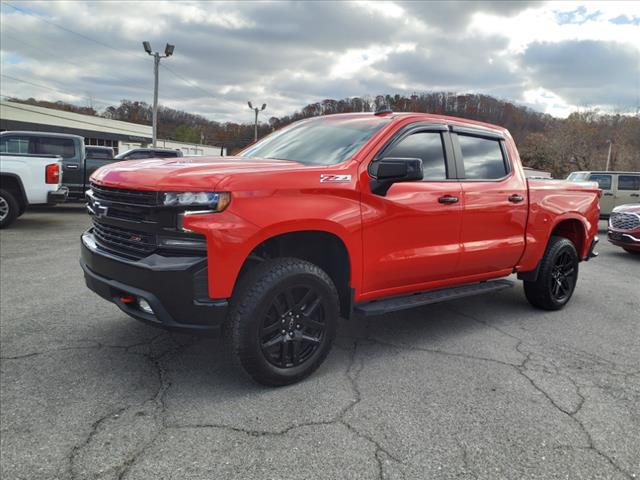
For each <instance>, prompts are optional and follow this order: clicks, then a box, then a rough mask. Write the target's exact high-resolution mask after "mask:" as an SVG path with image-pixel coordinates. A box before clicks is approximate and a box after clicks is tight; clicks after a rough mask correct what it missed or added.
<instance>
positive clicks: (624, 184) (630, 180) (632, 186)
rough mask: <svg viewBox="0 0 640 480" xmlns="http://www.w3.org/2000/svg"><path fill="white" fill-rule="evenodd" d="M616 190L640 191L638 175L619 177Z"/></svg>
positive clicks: (639, 177)
mask: <svg viewBox="0 0 640 480" xmlns="http://www.w3.org/2000/svg"><path fill="white" fill-rule="evenodd" d="M618 190H640V175H619V176H618Z"/></svg>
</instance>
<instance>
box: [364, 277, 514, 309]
mask: <svg viewBox="0 0 640 480" xmlns="http://www.w3.org/2000/svg"><path fill="white" fill-rule="evenodd" d="M514 285H515V283H514V282H512V281H511V280H491V281H489V282H482V283H473V284H470V285H462V286H459V287H449V288H442V289H439V290H431V291H428V292H422V293H414V294H413V295H406V296H403V297H393V298H388V299H385V300H374V301H372V302H366V303H359V304H357V305H356V306H355V309H354V312H355V313H357V314H360V315H364V316H365V317H368V316H370V315H383V314H385V313H389V312H397V311H398V310H405V309H407V308H414V307H420V306H422V305H429V304H430V303H438V302H444V301H447V300H455V299H456V298H463V297H470V296H472V295H478V294H480V293H488V292H494V291H496V290H502V289H504V288H510V287H513V286H514Z"/></svg>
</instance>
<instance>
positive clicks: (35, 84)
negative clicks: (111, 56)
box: [0, 73, 112, 106]
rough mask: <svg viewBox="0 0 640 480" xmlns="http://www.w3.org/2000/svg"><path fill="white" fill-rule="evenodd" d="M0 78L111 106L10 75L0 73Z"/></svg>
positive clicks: (85, 96) (97, 100) (102, 100)
mask: <svg viewBox="0 0 640 480" xmlns="http://www.w3.org/2000/svg"><path fill="white" fill-rule="evenodd" d="M0 76H3V77H5V78H8V79H10V80H14V81H16V82H21V83H26V84H28V85H32V86H34V87H39V88H44V89H46V90H51V91H53V92H56V93H62V94H64V95H71V96H72V97H80V98H87V99H89V100H92V101H96V102H97V103H102V104H104V105H107V106H111V105H112V102H108V101H106V100H104V99H99V98H97V99H96V98H93V97H91V98H90V97H88V96H87V95H78V94H77V93H72V92H70V91H68V90H59V89H56V88H52V87H49V86H47V85H41V84H39V83H34V82H30V81H29V80H25V79H23V78H18V77H14V76H11V75H7V74H5V73H0Z"/></svg>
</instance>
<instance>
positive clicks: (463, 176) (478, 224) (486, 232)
mask: <svg viewBox="0 0 640 480" xmlns="http://www.w3.org/2000/svg"><path fill="white" fill-rule="evenodd" d="M453 130H454V133H453V134H452V140H453V145H454V151H455V153H456V162H457V168H458V173H459V175H460V181H461V186H462V192H463V199H464V211H463V215H462V233H461V242H462V254H461V259H460V268H459V270H458V275H459V276H470V275H478V274H485V273H491V272H497V271H500V270H504V269H509V268H512V267H513V266H514V265H516V264H517V263H518V260H519V259H520V257H521V255H522V253H523V251H524V246H525V243H524V242H525V227H526V222H527V215H528V209H529V203H528V191H527V184H526V179H525V178H524V177H523V175H522V173H521V172H520V170H517V169H516V168H515V167H514V162H513V160H512V159H510V158H509V155H508V150H507V145H506V143H505V142H506V141H505V139H504V138H503V137H502V136H501V135H499V134H497V133H496V134H495V135H494V134H493V133H491V132H485V131H482V130H480V131H475V129H467V128H458V127H453Z"/></svg>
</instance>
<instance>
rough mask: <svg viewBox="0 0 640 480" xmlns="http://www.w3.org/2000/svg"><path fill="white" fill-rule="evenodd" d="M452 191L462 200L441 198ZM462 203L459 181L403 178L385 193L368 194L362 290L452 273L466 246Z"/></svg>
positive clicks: (407, 284) (406, 284)
mask: <svg viewBox="0 0 640 480" xmlns="http://www.w3.org/2000/svg"><path fill="white" fill-rule="evenodd" d="M447 195H449V196H451V197H457V198H458V199H459V201H458V202H457V203H440V201H439V199H440V198H441V197H443V196H447ZM462 205H463V202H462V190H461V186H460V183H459V182H456V181H446V182H445V181H443V182H409V183H398V184H395V185H393V186H392V187H391V188H390V189H389V191H388V192H387V195H386V196H385V197H380V196H377V195H373V194H370V193H363V202H362V215H363V222H362V224H363V253H364V258H365V262H364V280H363V292H364V293H370V292H373V291H379V290H388V289H394V288H400V287H410V286H411V285H415V284H420V283H425V282H431V281H437V280H441V279H445V278H450V277H451V276H453V275H454V272H455V271H456V269H457V266H458V261H459V257H460V251H461V245H460V228H461V223H462V218H461V217H462ZM407 290H408V288H407Z"/></svg>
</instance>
